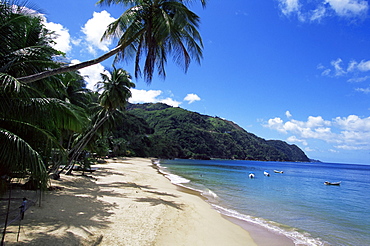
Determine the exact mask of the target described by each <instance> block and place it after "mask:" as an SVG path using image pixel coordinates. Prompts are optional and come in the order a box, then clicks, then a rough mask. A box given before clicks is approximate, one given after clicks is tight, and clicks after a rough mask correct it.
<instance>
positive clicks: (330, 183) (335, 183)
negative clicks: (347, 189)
mask: <svg viewBox="0 0 370 246" xmlns="http://www.w3.org/2000/svg"><path fill="white" fill-rule="evenodd" d="M341 182H342V181H339V182H329V181H325V182H324V184H326V185H340V183H341Z"/></svg>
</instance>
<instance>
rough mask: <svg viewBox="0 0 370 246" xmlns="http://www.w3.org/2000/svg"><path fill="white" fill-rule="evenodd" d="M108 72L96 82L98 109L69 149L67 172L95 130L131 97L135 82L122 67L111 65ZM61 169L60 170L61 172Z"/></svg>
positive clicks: (102, 74)
mask: <svg viewBox="0 0 370 246" xmlns="http://www.w3.org/2000/svg"><path fill="white" fill-rule="evenodd" d="M108 72H109V74H105V73H101V78H102V81H101V82H98V85H99V87H98V91H101V94H100V96H99V104H100V106H101V110H99V111H98V112H97V113H96V115H95V117H94V119H93V120H92V122H93V124H92V126H91V127H89V128H88V130H87V132H85V133H84V134H83V137H81V138H80V139H78V141H77V142H76V144H75V145H74V146H73V148H71V149H70V151H69V163H68V165H67V167H68V170H67V174H70V173H71V171H72V168H73V162H74V161H75V160H76V159H77V158H78V157H79V155H80V154H81V151H82V150H83V149H84V148H85V147H86V145H87V144H88V143H89V142H90V141H91V139H92V138H93V137H94V135H95V134H96V132H97V131H98V130H99V129H100V128H101V127H102V126H103V125H104V124H105V123H106V122H107V121H108V120H109V119H110V118H112V117H114V116H115V113H116V112H119V113H120V112H121V110H123V109H124V108H125V105H126V104H127V102H128V99H129V98H130V97H131V91H130V88H134V87H135V84H134V83H133V82H132V81H131V76H130V75H129V73H128V72H127V71H125V70H123V69H122V68H119V69H117V68H115V67H113V70H112V71H108ZM62 171H63V170H61V171H60V172H62Z"/></svg>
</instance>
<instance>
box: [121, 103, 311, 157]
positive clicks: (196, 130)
mask: <svg viewBox="0 0 370 246" xmlns="http://www.w3.org/2000/svg"><path fill="white" fill-rule="evenodd" d="M127 111H128V115H127V120H126V122H125V125H124V126H121V127H120V129H118V131H117V132H116V133H115V138H122V139H125V140H126V149H127V150H128V151H129V153H132V154H133V155H138V156H154V157H159V158H196V159H209V158H221V159H241V160H267V161H309V159H308V158H307V156H306V155H305V153H304V152H303V151H302V150H301V149H299V148H298V147H297V146H295V145H289V144H287V143H285V142H283V141H275V140H268V141H266V140H264V139H262V138H260V137H257V136H256V135H254V134H252V133H249V132H247V131H245V130H244V129H243V128H241V127H240V126H238V125H237V124H235V123H233V122H231V121H228V120H224V119H221V118H219V117H211V116H207V115H201V114H199V113H195V112H191V111H188V110H184V109H181V108H174V107H171V106H168V105H166V104H161V103H156V104H151V103H147V104H130V105H129V106H128V107H127Z"/></svg>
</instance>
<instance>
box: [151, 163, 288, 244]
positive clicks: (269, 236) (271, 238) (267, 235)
mask: <svg viewBox="0 0 370 246" xmlns="http://www.w3.org/2000/svg"><path fill="white" fill-rule="evenodd" d="M152 162H153V161H152ZM153 168H155V169H156V170H157V171H158V173H159V174H161V175H163V176H164V177H166V175H167V173H165V172H163V171H161V170H160V166H158V165H157V164H154V162H153ZM166 179H168V180H169V182H171V181H170V179H169V178H167V177H166ZM171 184H172V185H174V186H176V187H177V189H178V190H179V191H181V192H184V193H188V194H191V195H195V196H198V197H200V198H201V199H202V200H203V201H204V202H206V203H207V204H210V203H209V202H208V201H207V200H208V199H207V198H206V197H205V196H203V195H202V194H201V191H197V190H194V189H191V188H188V187H186V186H185V185H180V184H175V183H172V182H171ZM211 209H213V210H216V209H214V208H213V207H212V206H211ZM216 211H217V210H216ZM217 212H218V213H220V214H221V216H222V217H223V218H224V219H226V220H228V221H230V222H232V223H234V224H236V225H238V226H240V227H241V228H243V229H244V230H245V231H247V232H248V233H249V235H250V236H251V238H252V239H253V241H254V242H255V243H256V244H257V246H271V245H274V246H295V244H294V242H293V240H292V239H290V238H288V237H287V236H285V235H283V234H278V233H274V232H272V231H269V230H268V229H267V228H264V227H262V226H260V225H256V224H253V223H251V222H248V221H245V220H242V219H239V218H236V217H232V216H229V215H226V214H223V213H221V212H219V211H217Z"/></svg>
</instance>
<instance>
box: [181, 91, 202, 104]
mask: <svg viewBox="0 0 370 246" xmlns="http://www.w3.org/2000/svg"><path fill="white" fill-rule="evenodd" d="M184 101H187V102H188V103H189V104H191V103H193V102H195V101H200V97H199V96H198V95H197V94H193V93H192V94H187V95H186V97H185V98H184Z"/></svg>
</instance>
